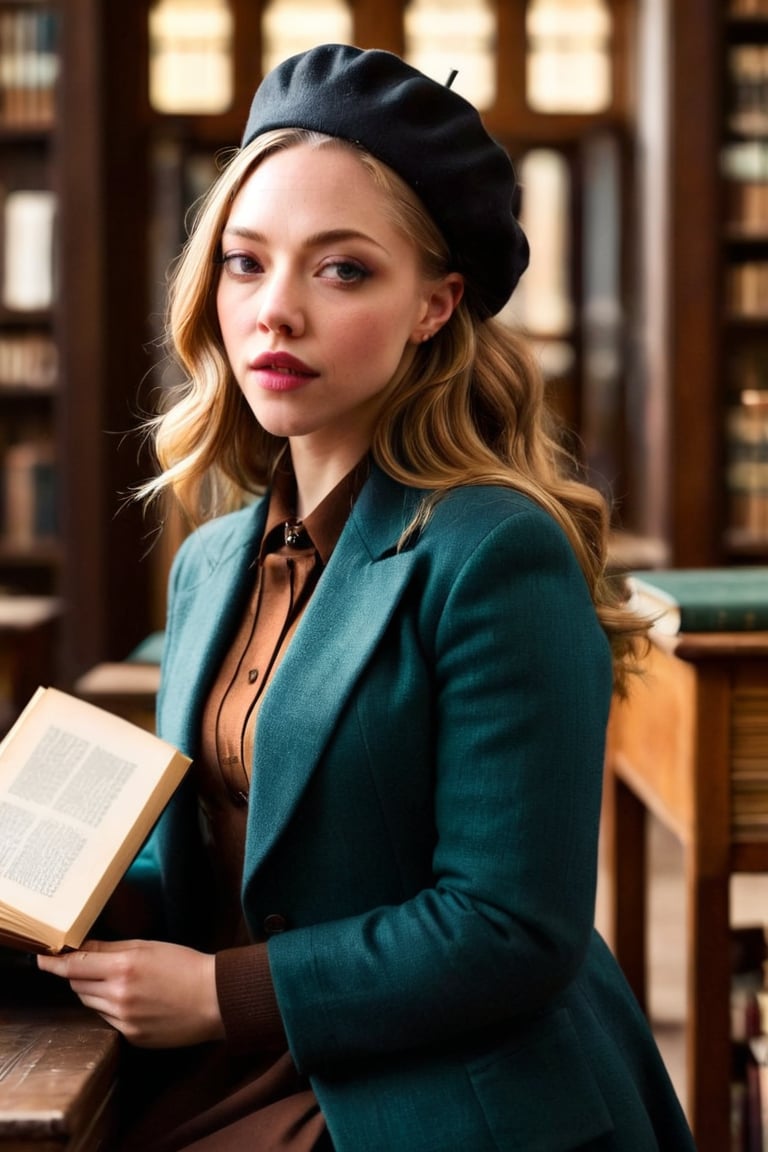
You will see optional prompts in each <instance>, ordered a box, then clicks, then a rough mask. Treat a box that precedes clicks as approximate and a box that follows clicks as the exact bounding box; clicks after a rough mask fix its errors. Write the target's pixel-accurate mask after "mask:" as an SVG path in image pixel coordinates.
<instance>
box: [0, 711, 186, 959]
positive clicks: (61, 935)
mask: <svg viewBox="0 0 768 1152" xmlns="http://www.w3.org/2000/svg"><path fill="white" fill-rule="evenodd" d="M190 763H191V762H190V760H189V759H188V758H187V757H186V756H184V755H182V753H180V752H178V751H177V750H176V749H175V748H173V747H172V746H171V745H170V744H167V743H166V742H165V741H164V740H160V739H159V738H158V737H157V736H154V735H153V734H152V733H151V732H148V731H147V730H146V729H144V728H140V727H139V726H137V725H135V724H131V723H130V721H128V720H123V719H121V718H120V717H117V716H114V715H112V714H111V713H110V712H106V711H105V710H104V709H102V708H99V707H97V706H96V705H94V704H89V703H87V702H86V701H84V700H80V699H78V698H77V697H75V696H70V695H68V694H67V693H66V692H60V691H59V690H58V689H56V688H38V690H37V692H36V693H35V694H34V695H33V697H32V699H31V700H30V702H29V703H28V704H27V706H26V708H25V709H24V710H23V712H22V713H21V715H20V716H19V718H18V720H17V721H16V722H15V724H14V725H13V727H12V728H11V730H10V731H9V732H8V734H7V735H6V737H5V738H4V739H3V740H2V742H0V944H5V945H9V946H11V947H16V948H22V949H25V950H27V951H29V952H60V951H62V950H64V949H66V948H77V947H79V946H80V944H81V943H82V942H83V940H84V939H85V937H86V936H87V934H88V932H89V930H90V928H91V927H92V925H93V923H94V921H95V920H96V918H97V916H98V915H99V913H100V912H101V911H102V909H103V907H104V905H105V904H106V902H107V900H108V899H109V897H110V896H111V894H112V892H113V891H114V889H115V887H116V885H117V883H118V881H119V880H120V878H121V877H122V876H123V874H124V872H125V871H126V870H127V868H128V866H129V865H130V863H131V861H132V860H133V858H134V856H135V855H136V853H137V852H138V850H139V849H140V848H141V845H142V844H143V842H144V840H145V839H146V837H147V835H148V834H149V832H150V831H151V829H152V826H153V825H154V824H155V822H156V821H157V819H158V817H159V816H160V814H161V812H162V810H163V808H164V807H165V805H166V804H167V803H168V801H169V800H170V798H171V796H172V794H173V792H174V791H175V789H176V787H177V786H178V784H179V783H180V781H181V779H182V778H183V776H184V773H185V772H186V771H187V769H188V767H189V765H190Z"/></svg>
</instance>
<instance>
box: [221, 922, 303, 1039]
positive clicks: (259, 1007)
mask: <svg viewBox="0 0 768 1152" xmlns="http://www.w3.org/2000/svg"><path fill="white" fill-rule="evenodd" d="M216 994H217V996H218V999H219V1010H220V1012H221V1018H222V1021H223V1024H224V1031H225V1033H226V1038H227V1040H228V1041H229V1042H230V1043H231V1044H234V1045H235V1046H236V1047H238V1048H243V1049H254V1048H257V1049H259V1050H261V1051H265V1050H269V1051H272V1050H275V1051H284V1050H285V1049H287V1047H288V1039H287V1037H286V1034H285V1028H284V1026H283V1019H282V1016H281V1015H280V1009H279V1007H278V1004H277V996H276V995H275V987H274V984H273V983H272V973H271V971H270V967H269V955H268V952H267V946H266V944H248V945H245V946H244V947H242V948H225V949H223V950H222V951H221V952H217V953H216Z"/></svg>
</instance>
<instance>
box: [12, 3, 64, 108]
mask: <svg viewBox="0 0 768 1152" xmlns="http://www.w3.org/2000/svg"><path fill="white" fill-rule="evenodd" d="M57 41H58V28H57V18H56V15H55V13H54V12H53V11H52V10H50V9H47V8H23V7H17V8H13V9H8V10H6V11H4V12H3V13H2V14H0V124H2V125H3V126H6V127H13V128H33V129H34V128H47V127H49V126H50V125H51V124H52V123H53V117H54V94H55V88H56V83H57V79H58V72H59V55H58V44H57Z"/></svg>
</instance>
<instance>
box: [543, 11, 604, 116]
mask: <svg viewBox="0 0 768 1152" xmlns="http://www.w3.org/2000/svg"><path fill="white" fill-rule="evenodd" d="M525 31H526V37H527V53H526V78H525V85H526V100H527V102H528V105H529V107H530V108H532V109H533V110H534V111H536V112H550V113H557V112H560V113H577V112H579V113H596V112H602V111H605V110H606V109H607V108H609V107H610V104H611V101H612V99H613V75H612V58H611V47H612V37H613V15H612V13H611V10H610V7H609V5H608V3H607V2H606V0H530V3H528V5H527V7H526V17H525Z"/></svg>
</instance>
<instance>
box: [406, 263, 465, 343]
mask: <svg viewBox="0 0 768 1152" xmlns="http://www.w3.org/2000/svg"><path fill="white" fill-rule="evenodd" d="M463 295H464V277H463V276H462V275H461V273H460V272H449V273H448V274H447V275H446V276H443V277H442V279H441V280H439V281H438V282H437V283H436V284H432V285H431V286H430V288H429V291H428V293H427V296H426V307H425V310H424V315H423V318H422V320H421V321H420V323H419V324H418V326H417V327H416V328H415V329H414V330H413V333H412V334H411V339H412V341H413V343H414V344H423V343H424V341H425V340H431V339H432V337H433V336H435V335H437V333H438V332H439V331H440V329H441V328H442V327H443V325H444V324H447V322H448V321H449V320H450V318H451V315H452V314H453V311H454V309H455V308H456V307H457V306H458V304H459V301H460V300H461V298H462V296H463Z"/></svg>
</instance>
